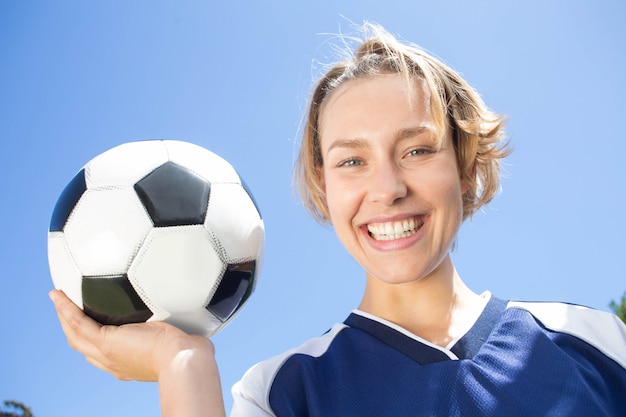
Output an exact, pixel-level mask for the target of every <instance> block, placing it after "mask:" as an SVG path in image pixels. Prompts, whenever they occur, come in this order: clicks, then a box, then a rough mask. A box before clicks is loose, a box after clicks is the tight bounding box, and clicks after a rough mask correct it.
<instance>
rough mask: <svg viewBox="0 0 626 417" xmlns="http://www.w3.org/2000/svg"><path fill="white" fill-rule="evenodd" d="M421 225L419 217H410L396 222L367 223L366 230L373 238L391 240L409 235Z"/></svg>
mask: <svg viewBox="0 0 626 417" xmlns="http://www.w3.org/2000/svg"><path fill="white" fill-rule="evenodd" d="M421 226H422V221H421V219H420V218H411V219H405V220H402V221H397V222H387V223H372V224H368V225H367V230H368V231H369V233H370V236H372V237H373V238H374V239H375V240H393V239H401V238H404V237H409V236H411V235H412V234H414V233H415V232H417V230H418V229H419V228H420V227H421Z"/></svg>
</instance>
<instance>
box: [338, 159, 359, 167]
mask: <svg viewBox="0 0 626 417" xmlns="http://www.w3.org/2000/svg"><path fill="white" fill-rule="evenodd" d="M362 164H363V162H361V161H360V160H358V159H346V160H344V161H341V162H340V163H339V166H342V167H356V166H359V165H362Z"/></svg>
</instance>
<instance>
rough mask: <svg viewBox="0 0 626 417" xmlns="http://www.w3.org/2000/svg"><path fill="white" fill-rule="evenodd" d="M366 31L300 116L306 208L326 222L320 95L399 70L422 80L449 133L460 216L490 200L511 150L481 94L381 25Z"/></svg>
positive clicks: (300, 179)
mask: <svg viewBox="0 0 626 417" xmlns="http://www.w3.org/2000/svg"><path fill="white" fill-rule="evenodd" d="M362 32H363V33H364V34H365V35H366V36H364V39H365V40H363V41H361V42H360V44H359V45H358V46H357V47H356V48H355V50H354V52H353V53H352V54H350V57H349V58H347V59H345V60H342V61H340V62H338V63H336V64H335V65H334V66H332V67H331V68H330V69H329V70H328V71H327V72H326V74H325V75H323V76H322V77H321V78H320V79H319V80H318V82H317V83H316V84H315V86H314V88H313V91H312V94H311V97H310V100H309V105H308V113H307V115H306V119H305V120H304V128H303V133H302V142H301V144H300V152H299V155H298V159H297V161H296V166H295V171H294V177H295V178H294V179H295V182H296V184H297V186H298V188H299V191H300V195H301V198H302V202H303V204H304V207H305V208H306V209H307V211H308V212H309V213H310V214H311V215H312V216H313V217H314V218H315V219H316V220H318V221H320V222H322V223H328V222H329V221H330V218H329V213H328V208H327V207H326V204H325V202H324V190H323V188H322V185H321V177H320V175H321V168H322V166H323V163H324V162H323V159H322V154H321V150H320V138H319V129H318V128H319V121H320V116H321V113H322V111H323V105H324V102H325V99H326V98H328V97H329V95H330V94H331V93H332V92H333V91H334V90H336V89H337V88H338V87H339V86H340V85H342V84H343V83H345V82H346V81H348V80H353V79H357V78H362V77H374V76H376V75H381V74H399V75H401V76H402V77H403V78H404V80H405V81H406V83H407V88H415V82H416V81H418V82H421V83H422V85H423V87H424V89H425V90H426V91H427V92H428V93H430V94H429V95H430V106H431V112H432V115H433V118H434V122H435V125H436V128H437V131H438V133H439V136H440V140H442V138H443V135H445V133H446V132H448V131H450V132H451V134H452V142H453V144H454V149H455V153H456V158H457V164H458V167H459V172H460V174H461V179H462V180H464V181H465V182H466V183H467V184H468V185H469V190H468V191H467V192H466V193H465V194H464V195H463V219H466V218H467V217H468V216H471V215H473V214H474V213H475V212H476V211H477V210H478V209H480V207H482V206H483V205H485V204H487V203H489V202H490V201H491V200H492V199H493V197H494V196H495V194H496V193H497V192H498V190H499V188H500V159H502V158H504V157H505V156H507V155H508V154H509V153H510V151H509V149H508V146H507V143H503V142H504V138H505V134H504V118H503V117H502V116H500V115H498V114H495V113H493V112H492V111H490V110H489V109H488V108H487V106H486V105H485V103H484V102H483V100H482V99H481V97H480V95H479V94H478V93H477V92H476V91H475V90H474V89H473V88H472V87H471V86H470V85H469V84H468V83H467V82H466V81H465V80H464V79H463V78H462V77H461V76H460V75H459V74H458V73H457V72H456V71H454V70H452V69H451V68H449V67H448V66H446V65H445V64H444V63H443V62H441V61H440V60H439V59H437V58H435V57H433V56H432V55H430V54H428V53H427V52H425V51H424V50H422V49H421V48H419V47H418V46H416V45H414V44H404V43H401V42H400V41H398V40H397V39H396V38H395V37H394V36H392V35H391V34H389V33H388V32H387V31H386V30H385V29H383V28H382V27H381V26H378V25H376V24H372V23H365V24H364V25H363V27H362Z"/></svg>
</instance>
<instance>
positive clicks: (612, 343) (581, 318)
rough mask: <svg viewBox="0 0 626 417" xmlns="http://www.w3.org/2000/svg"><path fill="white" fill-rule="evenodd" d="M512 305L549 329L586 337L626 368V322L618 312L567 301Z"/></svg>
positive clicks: (581, 337) (513, 303)
mask: <svg viewBox="0 0 626 417" xmlns="http://www.w3.org/2000/svg"><path fill="white" fill-rule="evenodd" d="M508 308H519V309H522V310H526V311H528V312H530V313H531V314H532V315H533V316H534V317H535V318H536V319H537V320H539V321H540V322H541V324H543V325H544V326H545V327H546V328H547V329H550V330H553V331H558V332H562V333H567V334H569V335H572V336H575V337H577V338H579V339H581V340H583V341H585V342H586V343H588V344H590V345H591V346H594V347H595V348H596V349H598V350H599V351H600V352H602V353H603V354H604V355H606V356H607V357H609V358H611V359H612V360H614V361H615V362H617V363H618V364H619V365H621V367H622V368H624V369H626V325H625V324H624V323H623V322H622V321H621V320H620V319H619V317H617V316H616V315H614V314H611V313H607V312H605V311H600V310H594V309H591V308H588V307H583V306H579V305H573V304H565V303H548V302H535V303H529V302H510V303H509V305H508Z"/></svg>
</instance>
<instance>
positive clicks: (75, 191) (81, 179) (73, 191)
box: [50, 169, 87, 232]
mask: <svg viewBox="0 0 626 417" xmlns="http://www.w3.org/2000/svg"><path fill="white" fill-rule="evenodd" d="M86 190H87V183H86V182H85V170H84V169H81V170H80V171H79V172H78V173H77V174H76V175H74V178H72V180H71V181H70V182H69V183H68V184H67V186H66V187H65V189H64V190H63V192H62V193H61V195H60V196H59V199H58V200H57V203H56V205H55V206H54V210H53V212H52V218H51V219H50V231H51V232H61V231H63V228H64V227H65V223H67V219H68V217H69V216H70V214H71V213H72V210H74V206H76V203H77V202H78V200H80V197H81V196H82V195H83V193H84V192H85V191H86Z"/></svg>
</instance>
